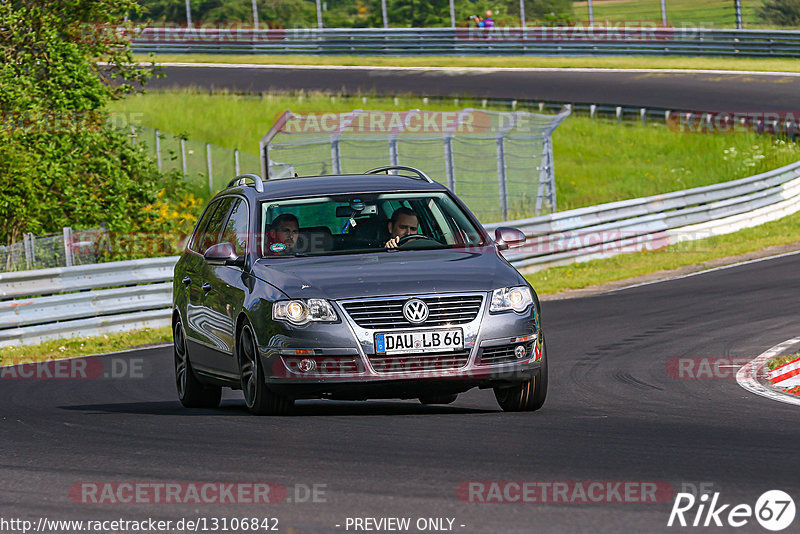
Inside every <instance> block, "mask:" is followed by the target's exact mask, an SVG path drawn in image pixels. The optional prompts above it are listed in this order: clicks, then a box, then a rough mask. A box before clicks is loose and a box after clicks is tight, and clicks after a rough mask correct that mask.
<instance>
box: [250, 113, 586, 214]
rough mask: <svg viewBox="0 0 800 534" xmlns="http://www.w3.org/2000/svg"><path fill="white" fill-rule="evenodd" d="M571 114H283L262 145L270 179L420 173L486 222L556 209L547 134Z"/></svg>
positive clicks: (265, 167) (263, 157)
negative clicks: (407, 169)
mask: <svg viewBox="0 0 800 534" xmlns="http://www.w3.org/2000/svg"><path fill="white" fill-rule="evenodd" d="M569 114H570V107H569V106H565V107H564V108H562V110H561V111H560V112H559V113H558V114H556V115H546V114H536V113H530V112H527V111H513V112H503V111H489V110H476V109H471V108H468V109H463V110H461V111H453V112H441V111H420V110H409V111H363V110H354V111H351V112H349V113H342V114H334V113H328V114H318V115H305V116H300V115H295V114H293V113H292V112H291V111H287V112H285V113H284V114H283V115H282V116H281V118H280V119H279V120H278V122H277V123H276V124H275V125H274V126H273V127H272V129H271V130H270V132H269V133H268V134H267V135H266V136H264V138H263V139H262V140H261V143H260V146H261V153H262V162H261V169H262V174H263V175H265V176H267V177H269V178H278V177H282V176H287V175H289V176H291V175H292V174H294V173H297V174H299V175H316V174H341V173H361V172H364V171H366V170H368V169H370V168H373V167H380V166H384V165H387V164H388V165H410V166H412V167H418V168H420V169H422V170H424V171H425V172H426V173H427V174H429V175H430V176H431V177H432V178H433V179H434V180H438V181H441V182H442V183H443V184H445V185H447V186H448V187H449V188H450V189H451V190H452V191H454V192H455V193H456V194H457V195H458V196H459V197H460V198H461V199H463V200H464V202H465V203H466V204H467V205H468V206H469V208H470V209H471V210H472V211H473V212H474V213H475V214H476V215H477V216H478V217H479V218H480V219H481V220H482V221H486V222H490V221H500V220H508V219H514V218H523V217H530V216H531V215H532V214H534V213H535V214H536V215H540V214H544V213H550V212H554V211H556V188H555V173H554V168H553V148H552V141H551V135H552V132H553V131H554V130H555V129H556V127H557V126H558V125H559V124H561V122H562V121H563V120H564V119H565V118H566V117H567V116H568V115H569Z"/></svg>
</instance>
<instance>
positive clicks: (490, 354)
mask: <svg viewBox="0 0 800 534" xmlns="http://www.w3.org/2000/svg"><path fill="white" fill-rule="evenodd" d="M517 345H519V343H514V344H512V345H500V346H498V347H484V349H483V351H482V352H481V363H482V364H484V365H493V364H497V363H509V362H519V361H525V360H528V359H530V357H531V354H532V352H533V342H528V343H525V344H524V347H525V356H524V357H522V358H517V356H516V355H515V354H514V349H515V348H516V347H517Z"/></svg>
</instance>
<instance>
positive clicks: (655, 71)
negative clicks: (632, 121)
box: [139, 62, 800, 78]
mask: <svg viewBox="0 0 800 534" xmlns="http://www.w3.org/2000/svg"><path fill="white" fill-rule="evenodd" d="M139 65H140V66H148V65H150V63H147V62H140V63H139ZM156 65H158V66H161V67H209V68H222V69H292V70H384V71H393V70H394V71H434V72H435V71H440V72H456V73H458V72H463V73H495V72H583V73H587V72H589V73H591V72H620V73H633V74H659V73H665V74H730V75H745V76H790V77H794V78H800V72H777V71H757V70H713V69H622V68H592V67H565V68H557V67H400V66H396V67H393V66H387V65H376V66H370V65H281V64H269V63H268V64H258V63H185V62H163V63H159V62H156Z"/></svg>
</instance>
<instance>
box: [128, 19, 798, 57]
mask: <svg viewBox="0 0 800 534" xmlns="http://www.w3.org/2000/svg"><path fill="white" fill-rule="evenodd" d="M132 48H133V51H134V52H136V53H151V52H154V53H167V54H176V53H218V54H224V53H229V54H315V55H336V54H348V55H411V54H413V55H421V54H440V55H442V54H444V55H446V54H458V55H525V54H530V55H565V56H569V55H573V56H577V55H584V56H585V55H660V56H663V55H683V56H738V57H797V56H800V32H796V31H779V30H723V29H706V28H692V27H686V28H669V27H668V28H657V27H622V26H594V27H583V26H577V27H527V28H511V27H495V28H493V29H491V30H485V29H478V28H346V29H342V28H325V29H311V28H303V29H288V30H283V29H263V30H261V29H259V30H254V29H247V28H226V27H201V28H176V27H163V28H157V27H152V28H144V29H141V30H137V31H136V34H135V38H134V39H133V43H132Z"/></svg>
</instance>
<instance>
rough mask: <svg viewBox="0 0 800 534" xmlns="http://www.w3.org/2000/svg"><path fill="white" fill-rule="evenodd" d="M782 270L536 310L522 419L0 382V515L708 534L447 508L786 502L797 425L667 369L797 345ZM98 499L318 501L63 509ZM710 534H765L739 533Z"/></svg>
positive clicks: (99, 383) (168, 365)
mask: <svg viewBox="0 0 800 534" xmlns="http://www.w3.org/2000/svg"><path fill="white" fill-rule="evenodd" d="M799 271H800V255H789V256H785V257H781V258H777V259H771V260H767V261H761V262H757V263H751V264H746V265H742V266H737V267H734V268H729V269H724V270H719V271H715V272H711V273H706V274H702V275H699V276H693V277H689V278H684V279H678V280H673V281H669V282H664V283H658V284H653V285H648V286H642V287H638V288H631V289H626V290H622V291H619V292H615V293H609V294H604V295H600V296H596V297H590V298H582V299H574V300H558V301H547V302H544V303H543V319H544V325H545V332H546V334H547V340H548V345H549V347H548V348H549V358H550V366H551V367H550V395H549V398H548V401H547V404H546V405H545V406H544V408H543V409H542V410H541V411H540V412H536V413H527V414H509V413H503V412H501V411H499V410H498V408H497V406H496V404H495V402H494V398H493V396H492V395H491V393H490V392H487V391H477V390H473V391H471V392H469V393H467V394H464V395H462V396H461V397H460V398H459V400H458V401H457V402H456V403H455V404H454V405H452V406H448V407H427V406H422V405H420V404H418V403H417V402H412V401H395V402H392V401H380V402H379V401H370V402H354V403H348V402H330V401H303V402H300V403H298V409H297V411H296V415H295V416H290V417H279V418H270V417H264V418H259V417H255V416H250V415H248V413H247V412H246V410H245V407H244V403H243V400H241V396H240V395H239V394H238V393H236V394H230V395H228V396H227V397H226V399H225V400H224V401H223V405H222V407H221V408H219V409H215V410H195V411H190V410H185V409H183V408H182V407H181V406H180V405H179V403H178V401H177V398H176V394H175V391H174V390H175V387H174V384H173V369H172V361H171V357H172V356H171V349H157V350H147V351H140V352H131V353H125V354H122V355H119V356H107V357H106V358H109V359H116V360H118V361H122V362H128V364H132V363H134V362H138V364H137V365H138V366H139V367H141V373H139V375H141V376H143V377H144V378H137V377H132V378H125V379H105V380H100V379H98V380H50V379H42V380H23V379H18V380H11V379H4V380H2V381H0V384H1V385H0V444H2V456H1V457H0V464H2V465H1V467H0V469H2V480H1V481H0V507H2V508H1V509H2V510H3V515H4V517H7V516H8V515H10V514H13V515H15V516H17V517H20V518H28V519H31V520H34V521H35V520H36V519H38V518H39V517H47V518H50V519H68V518H73V519H90V518H91V519H118V518H120V517H121V518H125V519H144V518H147V517H153V518H160V519H164V520H167V519H169V520H177V519H180V518H181V517H189V518H196V517H207V518H210V517H215V516H216V517H229V518H230V517H277V518H278V519H279V521H280V523H279V527H280V531H281V532H293V533H301V532H320V533H322V532H324V533H334V532H345V529H344V526H345V521H346V518H347V517H361V518H363V517H387V516H388V517H410V518H412V521H416V519H417V518H420V517H425V518H427V517H445V518H454V526H453V530H454V531H456V532H463V533H542V532H576V533H577V532H600V533H605V532H609V533H610V532H614V533H617V532H622V533H628V532H630V533H641V532H662V531H670V532H683V531H691V532H693V531H700V530H702V531H708V530H709V529H696V528H677V527H673V528H671V529H668V528H667V527H666V523H667V519H668V516H669V513H670V509H671V505H672V501H673V499H672V497H670V498H669V499H668V501H667V502H663V503H660V504H652V503H646V504H645V503H624V504H603V503H595V504H583V503H580V504H570V503H563V502H560V503H557V504H540V503H504V504H496V503H492V504H485V503H484V504H481V503H471V502H464V501H462V500H460V499H459V498H458V496H457V493H456V490H457V488H458V487H459V485H461V484H462V483H464V482H466V481H540V482H557V481H632V482H638V481H655V482H658V483H661V484H664V483H668V484H669V485H670V487H671V488H672V490H673V491H676V492H677V491H680V490H681V488H682V487H683V484H694V485H695V486H699V485H700V484H705V485H706V486H704V487H705V488H706V489H711V490H712V491H715V492H720V494H721V495H720V502H721V503H728V504H739V503H746V504H749V505H751V506H753V505H755V502H756V499H757V497H758V496H759V495H760V494H761V493H763V492H764V491H766V490H770V489H780V490H783V491H786V492H788V493H789V494H790V495H793V496H794V498H795V501H798V497H800V462H797V458H796V454H795V453H796V450H797V445H798V443H800V426H798V424H797V421H798V411H797V410H798V408H797V407H796V406H791V405H786V404H782V403H778V402H774V401H771V400H768V399H765V398H762V397H758V396H755V395H752V394H750V393H748V392H746V391H745V390H744V389H742V388H741V387H740V386H739V385H737V383H736V382H735V380H734V379H732V378H720V379H713V380H697V379H686V378H684V379H681V378H675V377H671V376H670V374H669V373H668V372H667V368H668V362H669V361H670V360H671V359H673V358H685V357H707V358H719V357H723V358H732V357H747V358H750V357H754V356H756V355H758V354H760V353H761V352H763V351H764V350H766V349H768V348H769V347H772V346H773V345H776V344H778V343H780V342H782V341H784V340H787V339H789V338H792V337H795V336H797V334H798V331H797V317H798V316H800V299H798V298H797V296H798V291H799V290H800V287H799V285H800V282H799V281H798V280H799V278H798V275H797V273H798V272H799ZM723 374H724V373H723ZM733 374H734V373H733V372H731V373H730V375H729V376H731V377H732V376H733ZM109 481H111V482H126V481H136V482H175V481H179V482H184V481H216V482H266V481H268V482H277V483H280V484H283V485H285V486H286V487H287V488H288V491H289V494H288V495H289V498H291V499H293V500H296V497H294V493H295V489H296V488H297V487H300V488H302V487H303V486H296V485H298V484H299V485H303V484H305V485H308V486H311V485H312V484H325V485H326V486H324V491H325V493H324V495H320V496H319V497H320V498H319V499H318V500H320V501H325V502H317V503H309V502H300V503H297V502H291V503H289V502H283V503H280V504H271V505H258V506H256V505H247V504H236V505H196V504H180V505H167V504H105V505H96V504H80V503H78V504H76V503H74V502H72V501H71V500H70V497H69V491H70V488H71V487H73V486H74V485H75V484H79V483H83V482H109ZM320 488H322V487H320ZM300 494H301V495H300V496H301V497H303V495H304V494H305V493H304V492H303V491H300ZM78 500H80V499H78ZM300 500H302V498H301V499H300ZM726 513H727V512H726ZM693 514H694V510H693V511H692V514H690V515H688V516H687V517H688V518H689V519H690V520H691V518H692V517H693ZM723 518H724V514H723ZM337 524H338V525H341V527H340V528H337V527H336V526H335V525H337ZM797 524H798V521H797V520H796V521H795V524H794V525H793V527H794V529H796V525H797ZM461 525H464V526H463V527H462V526H461ZM710 530H711V531H713V532H730V531H731V530H736V531H737V532H766V530H764V529H763V528H761V527H760V526H758V524H757V523H756V522H755V520H754V519H752V518H751V519H750V522H749V523H748V525H747V526H745V527H744V528H739V529H732V528H730V527H726V528H714V527H712V528H711V529H710ZM792 530H793V529H792V528H790V529H788V530H786V532H790V531H792ZM382 531H385V530H382ZM794 531H795V532H796V530H794ZM350 532H353V529H352V528H351V529H350ZM411 532H416V530H414V529H412V530H411Z"/></svg>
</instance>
